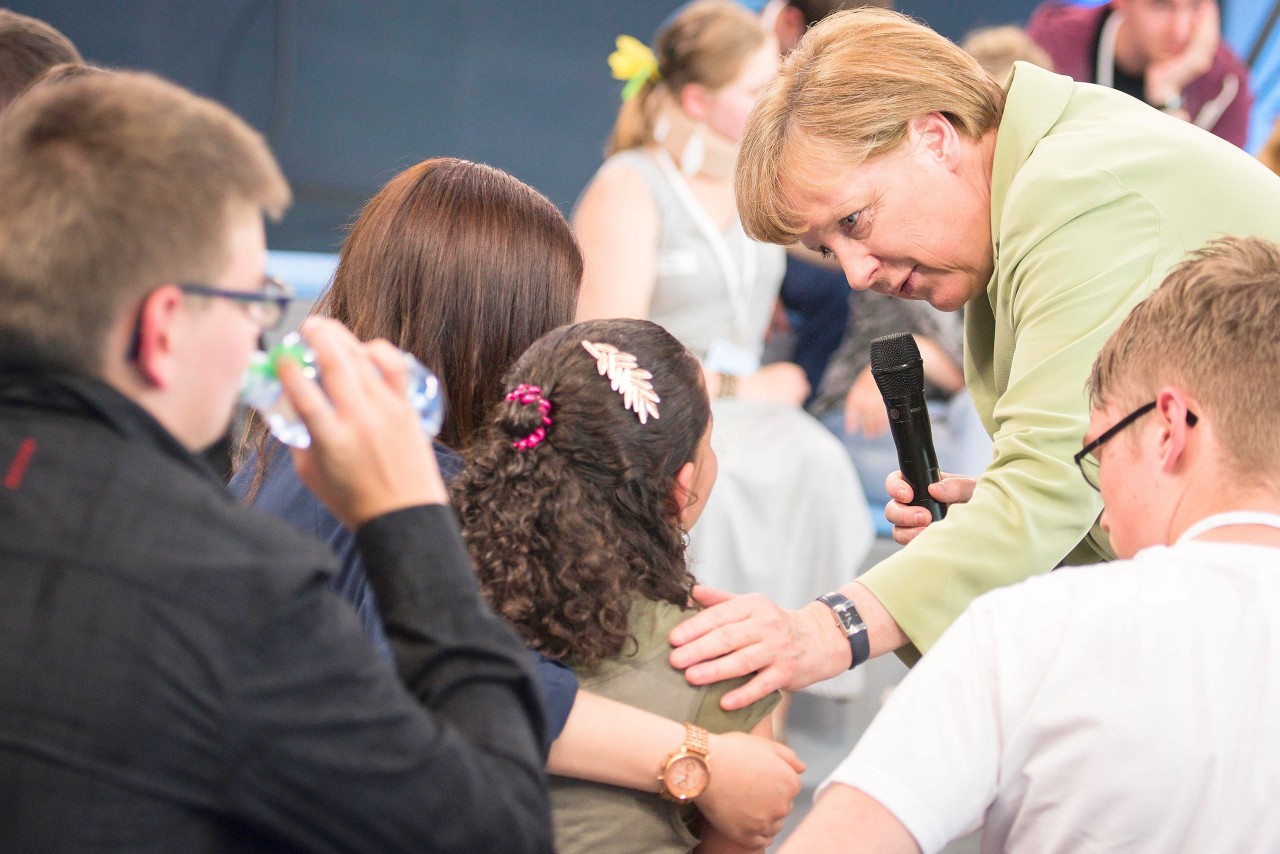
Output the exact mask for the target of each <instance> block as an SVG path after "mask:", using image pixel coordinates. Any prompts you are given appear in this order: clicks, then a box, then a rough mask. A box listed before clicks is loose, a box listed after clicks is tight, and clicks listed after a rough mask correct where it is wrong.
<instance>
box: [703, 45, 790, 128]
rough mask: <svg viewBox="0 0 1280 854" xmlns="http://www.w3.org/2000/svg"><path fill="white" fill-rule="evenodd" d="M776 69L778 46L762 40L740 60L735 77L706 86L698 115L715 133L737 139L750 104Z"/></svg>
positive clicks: (757, 98) (743, 126)
mask: <svg viewBox="0 0 1280 854" xmlns="http://www.w3.org/2000/svg"><path fill="white" fill-rule="evenodd" d="M777 73H778V46H777V43H776V42H774V41H773V39H765V42H764V44H763V45H762V46H761V48H760V49H759V50H758V51H756V52H755V53H753V54H751V56H749V57H748V58H747V61H746V62H744V63H743V64H742V68H741V69H740V70H739V71H738V74H737V76H736V77H734V78H733V79H732V80H730V81H729V82H728V83H726V84H724V85H723V86H721V87H720V88H719V89H708V90H705V91H706V95H705V101H704V103H703V105H702V113H703V115H701V116H694V118H697V119H701V120H702V121H704V122H706V123H707V125H708V126H709V127H710V128H711V129H712V130H713V131H715V132H716V133H718V134H720V135H721V136H723V137H725V138H726V139H730V140H733V141H734V142H738V141H739V140H741V139H742V132H743V130H744V129H745V128H746V126H747V116H749V115H750V114H751V108H752V107H754V106H755V105H756V101H758V100H760V93H761V92H763V91H764V88H765V87H766V86H768V85H769V83H770V82H771V81H772V80H773V78H774V76H776V75H777Z"/></svg>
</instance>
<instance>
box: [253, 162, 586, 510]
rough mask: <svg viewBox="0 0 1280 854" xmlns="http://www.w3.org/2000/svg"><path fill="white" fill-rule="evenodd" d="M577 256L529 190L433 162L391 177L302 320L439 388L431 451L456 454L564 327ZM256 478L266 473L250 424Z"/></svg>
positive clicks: (569, 235) (490, 174) (568, 233)
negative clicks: (380, 350)
mask: <svg viewBox="0 0 1280 854" xmlns="http://www.w3.org/2000/svg"><path fill="white" fill-rule="evenodd" d="M581 285H582V252H581V250H580V249H579V248H578V243H577V240H575V239H574V236H573V232H572V230H571V229H570V228H569V224H568V223H567V222H566V221H565V218H564V215H563V214H561V213H560V211H559V210H558V209H557V208H556V207H555V205H553V204H552V203H551V202H550V200H548V199H547V198H546V197H545V196H543V195H542V194H541V193H539V192H538V191H537V190H535V189H533V188H532V187H530V186H528V185H527V184H525V183H523V182H521V181H519V180H518V179H516V178H514V177H513V176H511V175H509V174H507V173H506V172H503V171H501V170H499V169H495V168H493V167H491V166H485V165H483V164H479V163H471V162H469V161H466V160H458V159H456V158H453V157H437V158H432V159H430V160H424V161H423V162H421V163H419V164H417V165H416V166H412V167H410V168H408V169H406V170H405V171H403V172H401V173H400V174H399V175H397V176H396V177H394V178H392V179H391V181H389V182H388V183H387V185H386V186H385V187H383V188H382V189H381V190H379V191H378V193H377V195H375V196H374V197H373V198H372V199H370V200H369V201H368V203H367V204H366V205H365V206H364V209H363V210H362V211H361V212H360V215H359V217H358V218H357V219H356V221H355V223H354V224H353V225H352V226H351V230H350V232H349V233H348V234H347V239H346V241H345V242H344V243H343V246H342V251H341V253H340V256H339V259H338V268H337V271H336V272H335V273H334V276H333V284H332V286H331V287H330V288H329V289H328V290H327V291H326V292H325V294H324V295H323V296H322V297H321V298H320V300H319V301H318V302H317V303H316V305H315V307H314V308H313V309H312V313H313V314H321V315H325V316H328V317H332V318H335V319H337V320H340V321H342V323H344V324H345V325H346V326H347V327H348V328H350V329H351V331H352V332H353V333H355V335H356V337H357V338H359V339H360V340H362V341H367V340H370V339H372V338H385V339H387V340H388V341H390V342H392V343H393V344H395V345H396V346H397V347H399V348H400V349H402V350H405V351H406V352H409V353H412V354H413V355H414V356H416V357H417V358H418V359H419V360H420V361H421V362H422V363H423V364H424V365H426V366H427V367H428V368H430V369H431V370H432V371H434V372H435V373H436V374H437V375H438V376H439V377H440V378H441V380H442V381H443V384H444V388H445V395H446V404H445V420H444V425H443V427H442V428H441V431H440V441H441V443H443V444H445V445H447V446H448V447H450V448H452V449H454V450H456V451H458V452H460V453H463V454H465V453H466V451H467V449H468V448H469V447H470V445H471V443H472V441H473V439H474V438H475V434H476V432H477V431H478V430H479V428H480V426H481V425H482V424H483V423H484V422H485V421H486V420H487V416H488V413H489V411H490V410H491V409H492V408H493V406H494V405H495V404H497V403H498V402H499V400H500V399H501V396H502V375H503V373H504V372H505V371H506V370H507V368H508V367H510V365H511V363H512V362H514V361H515V360H516V357H517V356H519V355H520V354H521V353H523V352H524V351H525V349H526V348H527V347H528V346H529V345H530V344H532V343H533V342H534V341H535V340H537V338H538V337H539V336H541V335H542V334H543V333H545V332H547V330H549V329H554V328H555V327H557V326H560V325H562V324H565V323H568V322H569V321H570V320H572V319H573V313H574V309H575V307H576V306H577V301H578V290H579V288H580V287H581ZM251 438H254V439H256V444H257V449H258V473H257V476H256V477H255V482H254V484H253V486H252V487H251V488H250V491H249V494H250V495H253V494H254V493H256V491H257V487H258V485H259V484H260V482H261V478H262V476H263V473H264V472H265V470H266V463H267V459H266V457H267V445H266V442H265V432H264V428H263V427H262V425H261V424H260V423H258V424H255V425H254V427H253V431H252V434H251Z"/></svg>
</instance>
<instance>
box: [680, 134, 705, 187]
mask: <svg viewBox="0 0 1280 854" xmlns="http://www.w3.org/2000/svg"><path fill="white" fill-rule="evenodd" d="M706 127H707V126H706V125H704V124H703V123H702V122H698V124H697V125H695V126H694V128H693V133H691V134H689V140H688V142H686V143H685V144H684V148H682V149H680V172H681V173H682V174H683V175H684V177H686V178H692V177H693V176H694V175H697V174H698V173H699V172H701V171H702V164H703V163H705V162H706V159H707V137H706Z"/></svg>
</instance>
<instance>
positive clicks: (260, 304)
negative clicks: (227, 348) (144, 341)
mask: <svg viewBox="0 0 1280 854" xmlns="http://www.w3.org/2000/svg"><path fill="white" fill-rule="evenodd" d="M178 290H180V291H182V292H183V293H184V294H190V295H191V296H198V297H221V298H222V299H229V300H234V301H235V302H238V303H240V305H241V306H242V307H243V308H244V311H245V314H247V315H249V319H250V320H252V321H253V322H254V323H256V324H258V327H259V328H260V329H262V331H263V332H266V331H267V330H269V329H275V328H276V327H277V326H279V325H280V323H281V321H283V320H284V315H285V312H286V311H288V310H289V303H290V302H292V301H293V291H292V290H291V289H290V288H289V286H288V285H286V284H285V283H284V282H282V281H280V280H279V279H277V278H275V277H274V276H263V277H262V290H259V291H228V290H225V289H223V288H214V287H210V286H209V285H195V284H185V285H178ZM152 293H154V291H149V292H148V293H147V297H149V296H151V294H152ZM147 297H143V298H142V304H141V305H140V306H139V307H138V315H137V317H135V318H134V320H133V334H132V335H131V336H130V338H129V350H128V352H127V353H125V358H127V359H128V360H129V361H130V362H132V361H134V360H135V359H137V358H138V346H139V344H140V343H141V338H142V308H143V306H145V305H146V303H147Z"/></svg>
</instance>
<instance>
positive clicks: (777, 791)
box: [698, 732, 804, 849]
mask: <svg viewBox="0 0 1280 854" xmlns="http://www.w3.org/2000/svg"><path fill="white" fill-rule="evenodd" d="M710 757H711V759H710V761H711V782H710V784H709V785H708V786H707V790H706V791H705V792H703V793H702V794H701V795H699V796H698V809H699V810H700V811H701V812H702V814H703V815H705V816H706V818H707V821H709V822H711V824H713V825H715V826H716V828H717V829H718V830H719V831H720V832H721V833H723V834H724V835H725V836H728V837H729V838H730V839H732V840H733V841H734V842H736V843H738V844H739V845H744V846H746V847H748V848H751V849H760V848H767V847H768V846H769V845H771V844H772V843H773V838H774V837H775V836H777V835H778V834H779V833H780V832H781V831H782V822H783V819H785V818H786V817H787V816H788V815H789V814H790V813H791V807H792V805H793V803H794V801H795V797H796V795H798V794H799V793H800V774H801V772H803V771H804V763H803V762H801V761H800V759H799V758H798V757H797V756H796V755H795V753H794V752H793V751H792V750H791V748H789V747H787V746H785V745H782V744H778V743H777V742H775V741H770V740H769V739H766V738H760V737H758V736H754V735H747V734H746V733H744V732H730V733H725V734H723V735H712V736H711V738H710Z"/></svg>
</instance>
